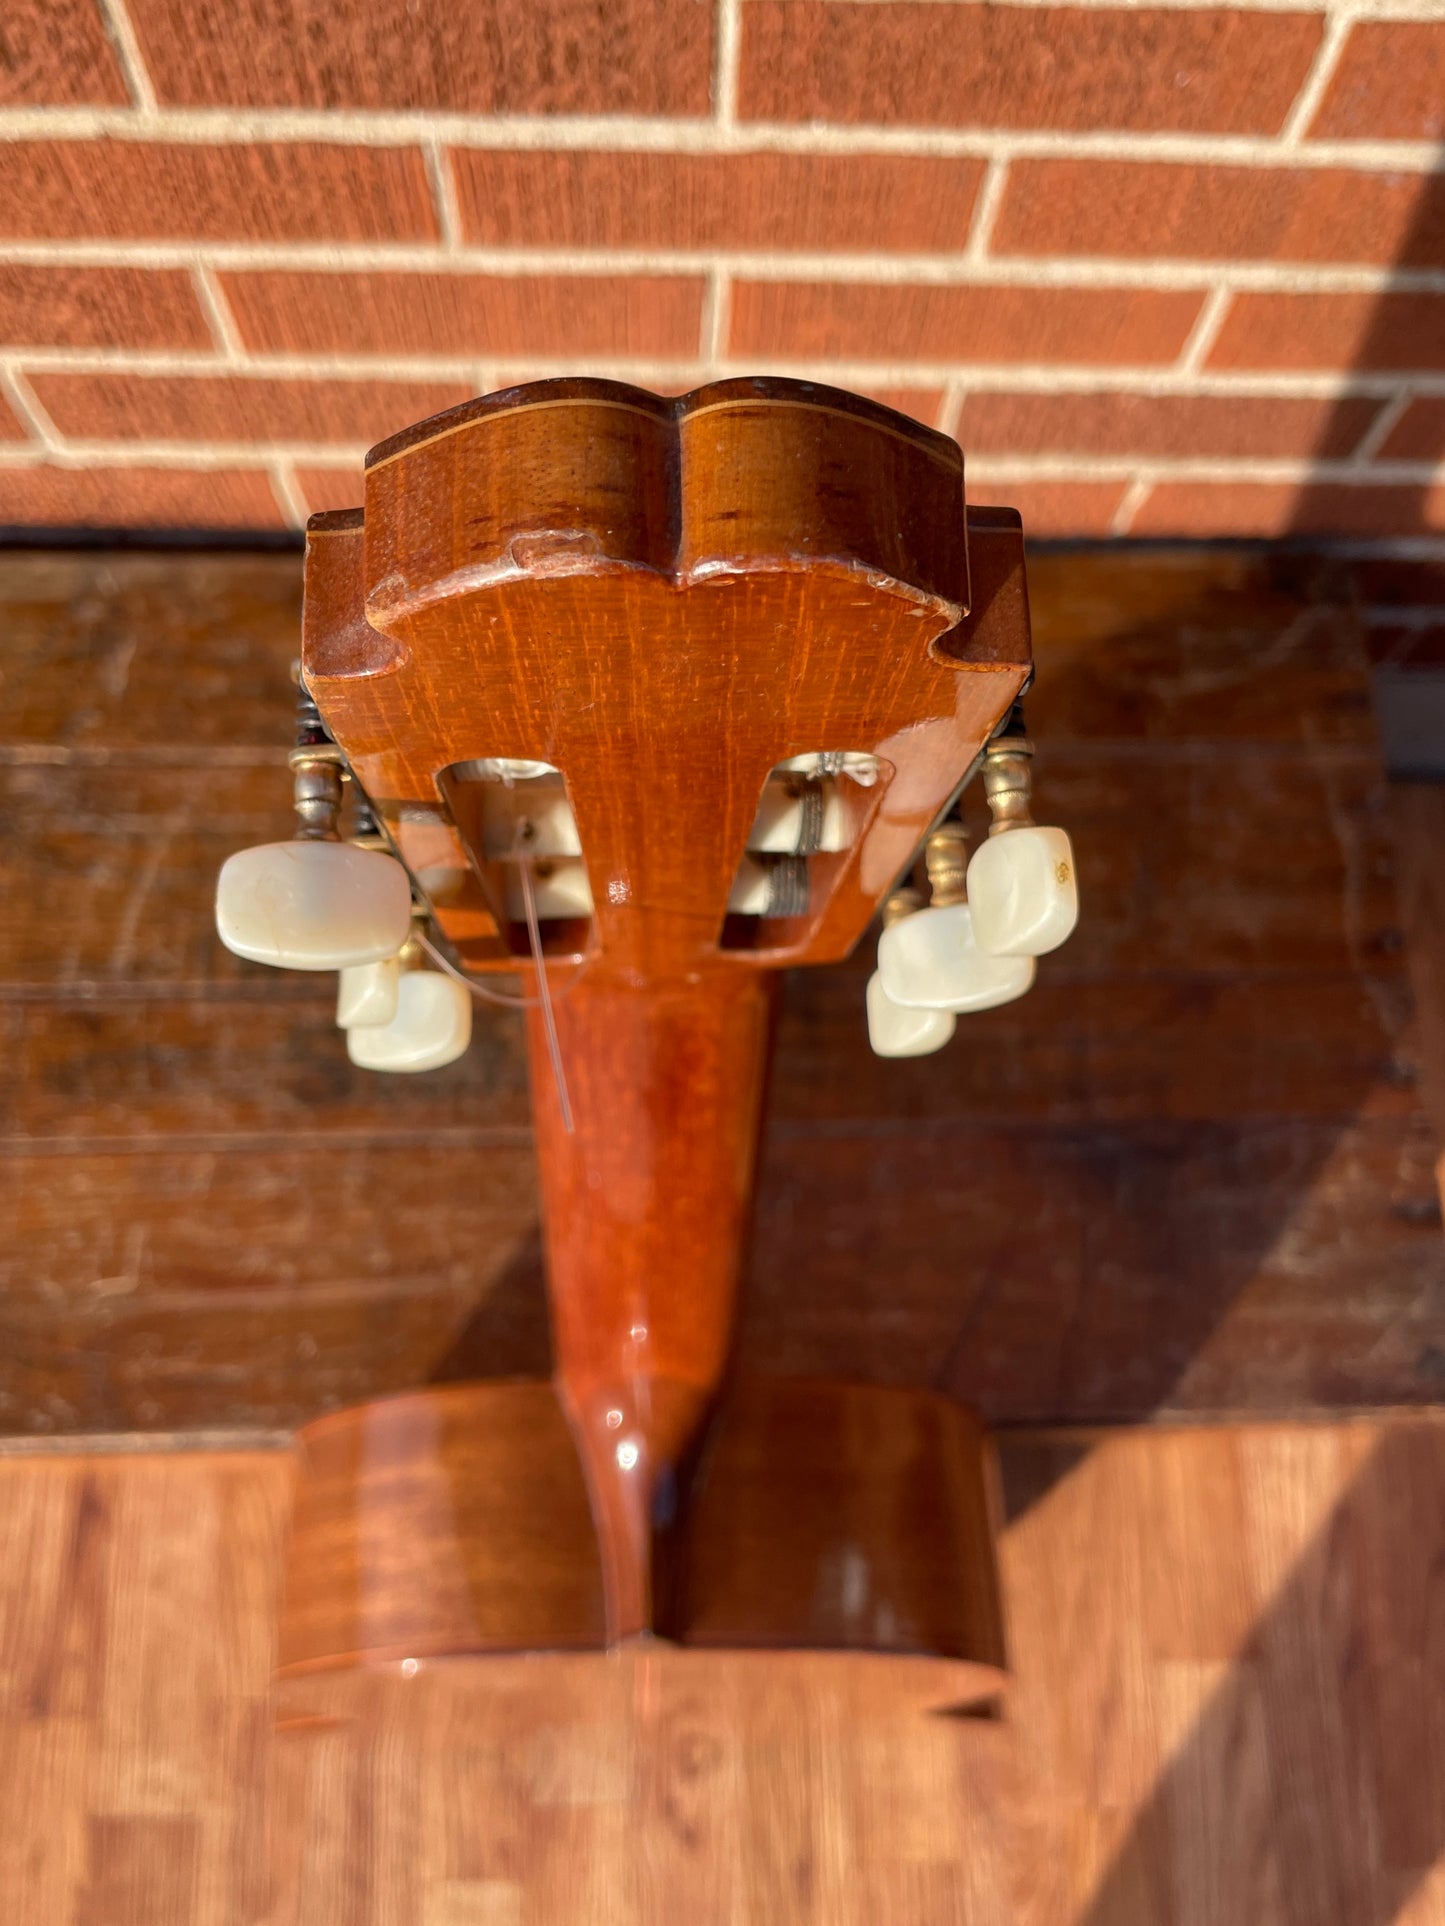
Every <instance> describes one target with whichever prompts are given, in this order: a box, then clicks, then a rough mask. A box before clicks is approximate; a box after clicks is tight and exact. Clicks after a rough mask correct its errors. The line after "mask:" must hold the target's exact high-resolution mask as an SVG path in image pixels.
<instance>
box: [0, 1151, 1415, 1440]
mask: <svg viewBox="0 0 1445 1926" xmlns="http://www.w3.org/2000/svg"><path fill="white" fill-rule="evenodd" d="M1434 1154H1435V1148H1434V1141H1433V1137H1432V1135H1431V1133H1430V1131H1429V1129H1428V1127H1427V1126H1426V1125H1425V1124H1424V1123H1423V1122H1422V1121H1421V1120H1420V1119H1418V1118H1405V1119H1397V1118H1391V1117H1380V1118H1372V1119H1367V1120H1362V1121H1358V1122H1345V1121H1339V1120H1335V1121H1316V1122H1310V1121H1308V1120H1303V1119H1284V1120H1258V1121H1254V1122H1240V1123H1223V1124H1220V1123H1205V1124H1165V1123H1162V1122H1151V1123H1145V1124H1139V1125H1129V1126H1102V1125H1098V1126H1082V1127H1069V1126H1060V1127H1048V1128H1043V1127H1034V1126H1024V1127H1021V1128H1018V1129H1012V1128H1008V1127H1005V1126H999V1127H992V1128H991V1127H989V1126H987V1125H980V1124H977V1123H974V1124H971V1125H954V1124H949V1125H945V1126H939V1127H935V1126H928V1127H910V1128H908V1129H905V1130H902V1131H896V1132H892V1133H890V1132H887V1131H884V1130H880V1129H877V1128H869V1127H862V1128H848V1127H846V1126H839V1127H834V1128H832V1129H830V1130H819V1129H814V1128H812V1127H806V1128H802V1129H795V1128H794V1127H792V1126H789V1125H785V1124H779V1125H776V1126H775V1127H774V1128H773V1130H772V1131H771V1133H770V1135H769V1137H768V1140H767V1145H766V1149H765V1155H764V1161H763V1168H762V1173H761V1182H760V1191H759V1203H758V1225H757V1243H756V1254H755V1257H754V1262H753V1275H752V1286H751V1294H750V1297H749V1300H748V1303H747V1305H746V1308H745V1313H744V1325H743V1333H742V1338H741V1355H742V1357H743V1358H744V1359H745V1360H747V1361H749V1362H750V1363H751V1364H752V1365H753V1366H754V1368H766V1369H772V1370H783V1371H787V1372H788V1373H790V1374H794V1375H799V1376H807V1375H813V1374H821V1375H839V1376H843V1377H853V1378H860V1379H865V1380H867V1379H871V1380H876V1381H882V1382H892V1383H900V1384H908V1383H912V1384H927V1383H935V1382H936V1383H940V1384H944V1385H946V1386H947V1387H948V1388H949V1389H951V1390H953V1391H955V1392H956V1393H957V1394H959V1395H961V1396H963V1397H965V1398H966V1399H968V1400H969V1401H972V1402H977V1403H978V1404H980V1406H981V1407H982V1408H983V1409H984V1410H985V1411H986V1412H987V1413H988V1414H989V1415H990V1416H992V1417H994V1418H997V1419H1007V1420H1011V1421H1019V1420H1025V1419H1028V1420H1039V1419H1042V1418H1048V1417H1054V1418H1059V1417H1063V1418H1067V1419H1070V1420H1073V1419H1080V1420H1083V1419H1091V1418H1092V1419H1100V1418H1136V1417H1144V1416H1147V1415H1149V1414H1150V1413H1151V1412H1153V1411H1154V1410H1156V1409H1159V1408H1162V1409H1165V1410H1170V1409H1174V1410H1190V1411H1203V1412H1208V1411H1221V1410H1224V1411H1227V1410H1253V1411H1270V1410H1285V1409H1298V1408H1301V1407H1310V1406H1316V1405H1324V1406H1332V1405H1351V1404H1363V1405H1380V1404H1390V1403H1414V1402H1421V1401H1425V1402H1428V1401H1432V1400H1434V1399H1437V1398H1438V1397H1439V1396H1440V1387H1441V1383H1442V1379H1445V1291H1442V1284H1445V1276H1442V1269H1445V1267H1442V1264H1441V1260H1440V1248H1439V1238H1440V1228H1439V1213H1438V1201H1437V1193H1436V1190H1435V1184H1434V1177H1433V1162H1434ZM0 1183H3V1189H0V1210H3V1211H4V1213H5V1220H6V1222H7V1225H8V1226H9V1240H10V1241H9V1244H8V1247H7V1251H6V1272H7V1278H8V1280H9V1283H10V1289H9V1291H8V1293H7V1299H6V1306H5V1311H4V1320H5V1328H6V1331H7V1333H8V1338H7V1342H6V1343H5V1345H4V1347H3V1351H0V1358H3V1362H0V1394H3V1397H4V1400H5V1402H4V1403H3V1404H0V1416H3V1417H4V1420H5V1421H6V1422H8V1423H10V1424H11V1425H12V1426H13V1427H17V1428H24V1427H25V1426H26V1425H27V1424H30V1423H40V1424H42V1425H43V1426H44V1427H46V1428H58V1429H61V1430H66V1429H72V1430H73V1429H84V1428H86V1427H92V1428H94V1427H103V1426H109V1425H119V1426H121V1427H122V1428H125V1427H128V1426H133V1425H137V1424H139V1425H142V1426H151V1427H168V1426H187V1425H195V1424H202V1423H205V1422H207V1421H208V1418H209V1421H211V1422H216V1423H226V1424H234V1423H240V1422H243V1421H244V1418H245V1413H246V1410H247V1402H248V1400H252V1401H254V1409H255V1412H256V1415H257V1419H258V1422H263V1423H266V1424H276V1423H288V1422H294V1421H299V1420H300V1419H302V1418H304V1417H307V1416H309V1415H313V1414H314V1413H315V1412H316V1411H317V1410H319V1409H325V1408H327V1407H328V1406H329V1405H330V1404H332V1403H334V1402H335V1401H336V1399H337V1397H338V1396H341V1395H348V1396H364V1395H370V1394H371V1393H372V1392H374V1391H377V1390H380V1389H396V1388H400V1387H401V1386H402V1385H404V1384H405V1383H408V1382H412V1383H417V1382H424V1381H426V1380H428V1379H429V1378H431V1377H433V1376H435V1375H436V1374H438V1373H439V1372H444V1371H445V1372H449V1373H450V1374H452V1375H455V1374H456V1366H455V1362H453V1363H452V1364H451V1365H449V1364H448V1360H449V1359H452V1360H455V1358H456V1357H457V1356H458V1355H459V1353H458V1346H459V1345H460V1346H461V1347H462V1351H461V1353H460V1355H464V1356H466V1357H467V1358H468V1359H469V1360H470V1365H471V1368H472V1369H473V1370H474V1371H475V1372H477V1373H478V1374H479V1375H482V1376H498V1375H505V1374H506V1373H507V1372H509V1371H515V1370H537V1371H540V1370H542V1369H544V1368H545V1361H546V1348H545V1329H546V1326H545V1320H544V1316H543V1312H542V1301H541V1275H540V1267H539V1259H538V1252H537V1244H536V1231H535V1223H536V1206H535V1192H534V1189H533V1178H532V1171H531V1160H530V1153H529V1151H528V1149H527V1147H526V1146H525V1145H523V1144H508V1143H498V1142H496V1141H493V1140H490V1139H489V1138H488V1137H487V1136H486V1135H485V1134H484V1133H480V1132H479V1133H477V1135H476V1136H474V1137H472V1138H470V1139H468V1138H465V1137H463V1138H461V1139H460V1140H457V1139H453V1140H450V1141H447V1140H442V1141H439V1142H434V1143H425V1142H422V1141H411V1142H405V1141H400V1140H395V1139H390V1138H385V1137H383V1138H381V1139H378V1140H371V1141H366V1140H362V1141H358V1142H354V1143H351V1144H348V1145H344V1146H338V1147H336V1148H329V1147H327V1146H325V1145H324V1144H317V1143H315V1142H314V1141H311V1142H307V1141H306V1140H304V1139H302V1140H300V1141H297V1142H295V1143H294V1144H287V1143H284V1142H283V1143H280V1144H275V1145H269V1146H262V1147H256V1146H248V1145H247V1144H245V1143H244V1142H238V1143H223V1144H220V1145H218V1146H217V1147H216V1148H214V1149H212V1150H208V1151H189V1152H185V1151H181V1150H179V1149H177V1148H170V1149H163V1150H155V1151H140V1150H135V1151H131V1152H124V1151H122V1152H115V1153H109V1152H106V1153H102V1152H95V1153H90V1152H85V1151H76V1152H73V1153H70V1154H63V1155H29V1156H18V1155H17V1156H11V1157H10V1158H8V1159H7V1160H6V1162H5V1164H4V1166H3V1170H0ZM439 1198H445V1199H446V1200H447V1202H446V1207H445V1208H444V1209H442V1208H438V1199H439ZM408 1374H409V1375H408Z"/></svg>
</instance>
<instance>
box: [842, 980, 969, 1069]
mask: <svg viewBox="0 0 1445 1926" xmlns="http://www.w3.org/2000/svg"><path fill="white" fill-rule="evenodd" d="M864 1000H865V1002H866V1004H867V1009H868V1041H869V1043H870V1044H871V1045H872V1048H873V1054H874V1056H875V1057H928V1056H932V1054H933V1052H934V1051H935V1050H941V1049H942V1048H943V1046H944V1044H945V1043H947V1042H948V1040H949V1038H950V1037H951V1036H952V1035H953V1033H954V1030H955V1029H956V1028H957V1024H958V1019H957V1018H956V1017H955V1016H954V1014H953V1012H952V1010H920V1009H909V1008H907V1007H905V1005H903V1004H901V1003H895V1002H894V1001H893V999H892V997H891V996H889V994H888V992H887V990H886V989H885V988H884V987H883V978H882V976H881V975H880V973H879V972H878V971H877V970H875V971H874V972H873V974H872V976H870V977H869V979H868V988H867V991H866V992H865V998H864Z"/></svg>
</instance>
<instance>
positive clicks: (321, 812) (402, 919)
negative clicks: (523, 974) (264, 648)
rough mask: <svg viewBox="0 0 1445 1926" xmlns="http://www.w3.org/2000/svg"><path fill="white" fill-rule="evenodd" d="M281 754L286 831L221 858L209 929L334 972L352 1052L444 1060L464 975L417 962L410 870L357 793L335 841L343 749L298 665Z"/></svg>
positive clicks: (282, 963) (229, 942)
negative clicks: (286, 744) (290, 827)
mask: <svg viewBox="0 0 1445 1926" xmlns="http://www.w3.org/2000/svg"><path fill="white" fill-rule="evenodd" d="M289 761H290V767H291V772H292V778H293V783H294V806H295V810H296V815H297V830H296V835H295V838H294V839H293V840H292V841H291V842H289V843H261V844H258V845H257V846H255V847H254V848H252V849H243V850H239V851H237V853H236V854H235V855H234V856H229V857H228V858H227V859H226V861H225V862H224V863H223V864H222V866H221V873H220V876H219V877H218V879H217V883H216V933H217V934H218V936H219V937H220V939H221V941H222V942H223V943H224V944H225V946H226V948H227V949H228V950H231V951H233V952H234V953H235V955H237V956H241V957H245V958H246V959H247V960H248V961H250V962H253V963H267V964H270V965H271V966H272V967H273V968H277V969H289V970H308V971H320V970H336V971H338V972H339V973H340V975H339V983H338V992H337V1008H336V1020H337V1023H338V1024H339V1025H340V1027H341V1028H342V1029H343V1030H344V1031H345V1032H346V1035H347V1051H348V1054H349V1055H350V1057H351V1060H352V1062H353V1063H356V1064H359V1065H361V1066H362V1067H363V1068H366V1069H372V1070H429V1069H434V1068H436V1067H437V1066H439V1065H440V1064H443V1063H450V1062H452V1061H453V1060H454V1059H455V1058H457V1057H459V1056H460V1055H461V1054H462V1052H463V1051H464V1050H465V1049H466V1047H467V1044H468V1042H469V1041H470V1038H471V1021H472V1007H471V996H470V994H469V992H468V990H467V988H466V986H465V984H462V983H458V982H455V981H454V980H453V979H451V978H450V977H447V976H443V975H440V974H438V973H436V972H433V971H426V970H423V969H422V968H421V958H422V948H421V944H420V941H419V940H418V937H417V935H416V933H415V931H414V928H413V924H414V919H415V918H416V917H418V916H419V915H420V912H419V911H417V910H415V909H414V907H413V901H412V887H411V879H410V877H409V876H408V875H407V872H406V870H405V868H404V867H403V866H402V864H401V863H399V862H398V861H397V859H396V858H395V857H394V856H393V855H392V854H391V853H390V851H389V850H388V849H387V848H386V846H385V843H384V840H383V838H382V836H381V834H380V831H379V829H378V827H377V824H376V821H375V819H374V817H373V816H372V814H371V810H370V806H369V804H367V803H366V801H365V799H364V798H360V799H359V801H358V807H357V812H356V815H357V821H356V834H355V835H353V837H352V838H351V839H350V841H347V842H343V841H341V839H340V835H339V830H338V824H339V821H340V816H341V804H342V784H343V782H344V781H345V780H346V777H347V773H348V772H347V770H346V766H345V760H344V758H343V756H342V753H341V750H340V749H339V748H338V747H337V745H336V743H335V742H333V741H332V739H331V737H330V735H329V733H328V732H327V729H326V726H325V724H324V723H323V722H322V720H321V715H320V712H319V711H318V709H317V707H316V704H315V702H314V701H313V699H312V697H311V695H310V694H309V692H308V691H307V689H306V686H305V684H304V682H302V681H301V679H300V676H299V674H298V676H297V708H296V746H295V748H294V749H293V750H292V752H291V755H290V758H289Z"/></svg>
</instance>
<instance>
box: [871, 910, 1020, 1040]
mask: <svg viewBox="0 0 1445 1926" xmlns="http://www.w3.org/2000/svg"><path fill="white" fill-rule="evenodd" d="M878 978H879V981H880V982H881V984H882V987H883V990H884V992H885V993H886V994H887V995H888V996H889V997H890V998H891V999H892V1001H893V1002H894V1003H900V1004H902V1005H903V1006H904V1007H905V1008H907V1009H913V1010H952V1011H956V1012H958V1013H960V1014H962V1013H964V1012H968V1011H974V1010H992V1009H995V1008H996V1007H997V1006H998V1005H999V1004H1001V1003H1012V1002H1013V1000H1014V998H1015V997H1020V996H1022V995H1023V994H1024V993H1025V991H1027V990H1029V989H1031V988H1032V987H1033V981H1034V960H1033V958H1032V957H1031V956H991V955H988V954H986V953H985V952H984V951H983V950H981V949H979V947H978V944H977V942H976V940H975V937H974V931H973V916H972V911H971V906H970V904H968V903H951V904H949V905H948V906H947V907H946V908H944V909H939V908H936V907H934V908H929V909H921V910H918V911H916V912H915V913H914V914H913V915H912V916H904V917H902V918H901V919H900V920H899V921H898V922H896V923H894V924H892V925H891V926H890V927H889V928H888V929H885V930H884V932H883V934H882V935H881V936H880V937H879V939H878Z"/></svg>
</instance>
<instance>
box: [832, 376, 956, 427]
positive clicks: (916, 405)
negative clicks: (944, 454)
mask: <svg viewBox="0 0 1445 1926" xmlns="http://www.w3.org/2000/svg"><path fill="white" fill-rule="evenodd" d="M830 385H832V386H834V387H844V388H849V389H851V390H852V392H853V393H855V394H863V395H867V396H868V398H869V399H870V400H871V401H881V402H882V404H883V406H884V407H885V408H893V409H896V410H897V412H898V413H899V414H900V415H909V416H911V417H912V419H913V420H914V421H921V422H922V423H923V425H924V427H925V428H936V427H937V426H938V416H939V412H940V410H941V409H942V407H943V390H942V388H872V387H869V388H859V387H856V386H855V385H854V384H853V383H852V382H847V381H844V382H834V383H832V384H830Z"/></svg>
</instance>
